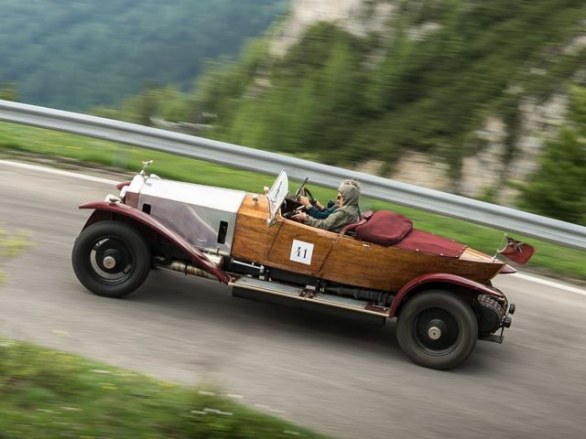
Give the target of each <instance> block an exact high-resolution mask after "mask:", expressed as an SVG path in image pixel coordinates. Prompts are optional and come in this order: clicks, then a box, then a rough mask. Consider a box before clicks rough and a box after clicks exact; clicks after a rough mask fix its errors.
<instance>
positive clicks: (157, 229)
mask: <svg viewBox="0 0 586 439" xmlns="http://www.w3.org/2000/svg"><path fill="white" fill-rule="evenodd" d="M145 164H148V162H145ZM145 167H146V166H145ZM145 167H143V170H142V171H141V172H140V173H139V174H137V175H136V176H135V177H134V178H133V179H132V181H131V182H125V183H121V184H119V185H118V186H117V187H118V189H119V190H120V194H119V195H108V196H107V197H106V200H105V201H98V202H90V203H87V204H84V205H82V206H80V208H82V209H93V210H94V212H93V213H92V214H91V216H90V217H89V219H88V221H87V222H86V224H85V226H84V227H83V230H82V231H81V233H80V234H79V236H78V237H77V239H76V241H75V244H74V247H73V251H72V263H73V269H74V271H75V274H76V276H77V278H78V279H79V281H80V282H81V283H82V284H83V285H84V286H85V287H86V288H87V289H89V290H90V291H92V292H93V293H95V294H98V295H101V296H107V297H125V296H127V295H129V294H130V293H132V292H133V291H135V290H136V289H137V288H139V287H140V286H141V285H142V283H143V282H144V281H145V279H146V277H147V275H148V273H149V271H150V269H151V268H154V267H156V268H167V269H171V270H175V271H179V272H182V273H185V274H191V275H196V276H202V277H207V278H211V279H216V280H218V281H220V282H223V283H225V284H227V285H229V286H231V287H232V291H233V295H235V296H237V297H245V298H251V299H255V300H268V301H275V300H276V299H278V300H279V301H283V302H289V303H295V302H296V303H298V304H303V305H304V306H316V307H334V308H336V309H341V310H346V311H348V312H355V313H362V314H366V315H369V316H372V317H374V318H377V319H380V320H381V321H383V322H384V321H385V320H386V319H387V318H397V325H396V335H397V339H398V342H399V345H400V346H401V348H402V349H403V351H404V352H405V353H406V354H407V355H408V356H409V357H410V358H411V359H412V360H413V361H414V362H415V363H417V364H420V365H423V366H426V367H431V368H436V369H448V368H452V367H454V366H456V365H458V364H460V363H461V362H462V361H464V360H465V359H466V358H467V357H468V356H469V355H470V353H471V352H472V350H473V349H474V346H475V344H476V340H477V339H484V340H491V341H496V342H499V343H500V342H502V338H503V335H502V334H503V330H504V328H505V327H509V326H510V324H511V317H510V314H512V313H513V312H514V310H515V307H514V305H513V304H511V303H509V301H508V300H507V298H506V297H505V295H504V294H503V293H502V292H501V291H500V290H498V289H497V288H495V287H493V286H492V285H491V279H492V278H493V277H494V276H496V275H497V274H499V273H511V272H514V271H515V269H513V268H512V267H511V266H510V265H507V264H506V263H504V262H502V261H501V260H499V259H497V258H495V257H493V256H489V255H486V254H483V253H481V252H479V251H476V250H473V249H471V248H468V247H467V246H465V245H463V244H460V243H457V242H454V241H452V240H449V239H446V238H443V237H441V236H437V235H433V234H430V233H426V232H423V231H420V230H416V229H413V227H412V223H411V221H410V220H409V219H408V218H405V217H404V216H401V215H399V214H396V213H392V212H388V211H380V212H375V213H372V212H370V213H368V214H364V215H362V217H361V219H360V220H359V221H357V222H356V223H353V224H351V225H349V226H347V227H346V228H345V229H344V230H343V231H342V232H340V233H335V232H331V231H327V230H323V229H319V228H314V227H311V226H308V225H305V224H302V223H299V222H296V221H294V220H292V219H290V217H291V215H292V213H293V212H296V211H297V210H298V209H300V204H299V203H298V195H299V194H302V193H307V192H306V189H307V188H306V182H304V183H303V184H302V185H301V187H299V189H298V190H297V192H296V194H295V195H290V194H289V181H288V177H287V174H286V172H285V171H282V172H281V173H280V174H279V176H278V177H277V178H276V180H275V182H274V184H273V185H272V187H271V188H270V189H269V190H268V191H265V193H263V194H254V193H246V192H244V191H239V190H232V189H223V188H218V187H211V186H203V185H197V184H191V183H184V182H177V181H171V180H166V179H161V178H158V177H157V176H155V175H148V174H147V173H146V172H145ZM512 242H513V243H514V245H515V246H516V247H515V251H516V252H517V253H518V252H519V250H521V251H522V250H523V247H522V246H521V244H519V243H518V242H515V241H512ZM528 252H529V248H528V249H527V251H526V253H528ZM504 253H506V252H504Z"/></svg>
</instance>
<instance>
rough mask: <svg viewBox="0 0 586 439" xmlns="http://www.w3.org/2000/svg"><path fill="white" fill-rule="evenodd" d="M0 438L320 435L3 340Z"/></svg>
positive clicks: (218, 399) (197, 391)
mask: <svg viewBox="0 0 586 439" xmlns="http://www.w3.org/2000/svg"><path fill="white" fill-rule="evenodd" d="M0 395H2V397H1V398H0V438H2V439H12V438H14V439H16V438H18V439H20V438H28V439H37V438H38V439H47V438H60V437H64V438H68V437H72V438H84V439H90V438H109V439H113V438H120V439H128V438H136V439H140V438H149V439H155V438H160V439H163V438H172V439H181V438H226V439H232V438H291V437H303V438H320V437H324V436H320V435H318V434H316V433H314V432H311V431H310V430H308V429H305V428H300V427H297V426H295V425H293V424H291V423H288V422H285V421H283V420H281V419H278V418H275V417H272V416H269V415H266V414H262V413H259V412H256V411H254V410H252V409H249V408H247V407H245V406H243V405H241V404H238V403H236V402H235V401H232V400H231V399H229V398H228V397H222V396H219V392H218V391H217V390H214V389H206V388H202V387H199V388H187V387H182V386H178V385H174V384H171V383H168V382H161V381H157V380H155V379H152V378H149V377H147V376H144V375H140V374H136V373H132V372H129V371H125V370H122V369H118V368H114V367H111V366H107V365H104V364H102V363H98V362H93V361H89V360H86V359H83V358H81V357H77V356H74V355H71V354H68V353H64V352H59V351H55V350H51V349H46V348H41V347H38V346H35V345H32V344H29V343H21V342H15V341H12V340H5V339H0Z"/></svg>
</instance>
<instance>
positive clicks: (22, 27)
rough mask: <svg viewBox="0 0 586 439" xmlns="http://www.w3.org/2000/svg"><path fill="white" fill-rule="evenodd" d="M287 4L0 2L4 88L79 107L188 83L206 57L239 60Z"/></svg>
mask: <svg viewBox="0 0 586 439" xmlns="http://www.w3.org/2000/svg"><path fill="white" fill-rule="evenodd" d="M286 4H287V1H286V0H198V1H191V0H166V1H164V2H161V1H160V0H141V1H140V2H136V1H133V0H101V1H99V2H96V1H93V0H77V1H67V0H30V1H26V2H23V1H20V0H4V1H2V12H1V13H0V59H1V60H2V62H1V63H0V84H1V83H5V84H6V83H8V84H13V86H14V87H16V89H17V90H18V94H19V97H20V100H22V101H23V102H27V103H32V104H38V105H43V106H48V107H54V108H62V109H72V110H85V109H87V108H88V107H90V106H94V105H118V104H119V103H120V101H121V99H122V98H123V97H124V96H126V95H130V94H135V93H138V92H140V91H141V90H143V88H144V87H145V84H147V85H148V84H153V83H159V84H176V85H178V86H181V87H183V88H186V87H187V86H189V85H191V82H192V81H193V79H194V78H195V77H196V76H197V75H199V74H200V73H201V71H202V66H203V65H204V63H205V62H206V60H208V59H217V58H222V57H233V56H235V55H236V54H237V53H238V52H239V50H240V49H241V47H242V46H243V44H244V43H245V41H246V40H247V39H248V38H250V37H254V36H258V35H260V34H262V33H263V32H265V31H266V29H267V28H268V27H269V26H270V25H271V24H272V23H273V22H274V21H275V20H276V19H277V17H279V16H280V14H282V13H283V12H284V11H285V10H286Z"/></svg>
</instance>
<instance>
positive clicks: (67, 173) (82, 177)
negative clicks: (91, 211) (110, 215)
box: [0, 160, 586, 296]
mask: <svg viewBox="0 0 586 439" xmlns="http://www.w3.org/2000/svg"><path fill="white" fill-rule="evenodd" d="M0 165H5V166H12V167H15V168H21V169H28V170H30V171H38V172H45V173H47V174H54V175H60V176H63V177H70V178H77V179H79V180H86V181H92V182H95V183H103V184H107V185H114V186H115V185H116V184H118V183H119V181H114V180H108V179H106V178H100V177H92V176H90V175H83V174H78V173H76V172H71V171H63V170H60V169H53V168H48V167H46V166H38V165H31V164H28V163H20V162H12V161H9V160H0ZM509 276H515V277H518V278H520V279H524V280H527V281H529V282H534V283H537V284H541V285H545V286H549V287H552V288H557V289H560V290H564V291H568V292H571V293H575V294H580V295H581V296H586V290H584V289H583V288H579V287H576V286H572V285H567V284H563V283H560V282H557V281H554V280H551V279H543V278H539V277H534V276H531V275H529V274H524V273H520V272H517V273H515V274H512V275H509Z"/></svg>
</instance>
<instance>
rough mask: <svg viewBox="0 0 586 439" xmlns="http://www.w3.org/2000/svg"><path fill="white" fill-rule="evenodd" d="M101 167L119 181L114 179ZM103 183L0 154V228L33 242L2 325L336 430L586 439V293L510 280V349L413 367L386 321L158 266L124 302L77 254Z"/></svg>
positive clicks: (3, 299) (7, 298) (1, 300)
mask: <svg viewBox="0 0 586 439" xmlns="http://www.w3.org/2000/svg"><path fill="white" fill-rule="evenodd" d="M94 175H98V176H99V177H102V178H108V179H110V180H112V179H113V177H112V176H108V175H103V174H102V175H99V174H95V173H94ZM108 192H111V193H116V189H115V188H113V187H112V186H111V185H109V184H106V182H104V181H101V180H99V179H97V180H88V179H81V178H80V177H76V176H70V175H57V174H53V173H47V172H40V171H38V170H34V169H25V168H20V167H15V166H13V165H9V164H8V163H6V162H3V161H0V196H1V198H0V225H1V226H2V227H3V228H4V229H7V230H9V231H10V232H15V231H16V230H20V229H23V230H27V231H28V232H29V234H30V242H31V243H32V245H33V246H32V247H31V248H30V249H29V250H27V251H26V252H25V253H24V254H22V255H21V256H20V257H18V258H17V259H13V260H10V261H8V262H7V263H6V264H5V267H4V271H5V273H6V274H7V275H8V277H9V278H8V282H7V283H6V284H5V285H4V286H2V287H0V334H1V335H3V336H7V337H11V338H16V339H23V340H30V341H34V342H38V343H40V344H43V345H46V346H50V347H54V348H58V349H62V350H66V351H71V352H75V353H79V354H81V355H84V356H87V357H91V358H94V359H98V360H102V361H105V362H107V363H110V364H113V365H117V366H122V367H125V368H129V369H133V370H137V371H141V372H145V373H148V374H151V375H154V376H156V377H159V378H162V379H165V380H172V381H175V382H180V383H185V384H193V383H199V382H207V383H212V384H216V385H218V386H220V387H221V388H222V389H223V392H225V393H228V394H231V395H232V396H234V397H236V398H238V399H239V400H240V401H241V402H243V403H245V404H248V405H251V406H254V407H257V408H260V409H261V410H264V411H266V412H268V413H271V414H275V415H277V416H280V417H283V418H286V419H289V420H292V421H294V422H297V423H300V424H302V425H305V426H307V427H311V428H313V429H315V430H317V431H319V432H322V433H324V434H328V435H331V436H332V437H337V438H447V437H448V438H452V439H459V438H462V439H464V438H466V439H470V438H486V437H491V438H493V439H494V438H532V439H535V438H552V437H557V438H583V437H584V434H585V433H584V432H585V431H586V344H585V340H586V322H585V320H586V291H585V290H583V289H580V288H577V287H571V286H569V287H567V288H566V287H565V286H564V285H559V284H558V283H556V282H551V283H550V284H547V283H545V284H544V283H543V282H540V281H535V280H533V279H532V278H531V277H529V276H517V275H513V276H511V275H509V276H502V277H501V278H500V279H499V280H497V281H496V282H495V283H496V284H497V286H498V287H500V288H501V289H503V290H504V291H505V292H506V293H507V294H508V295H509V296H510V297H511V298H512V299H513V302H515V303H516V304H517V312H516V314H515V316H514V318H513V326H512V327H511V328H510V329H509V330H508V331H507V332H506V333H505V334H506V335H505V341H504V343H503V344H502V345H498V344H495V343H488V342H479V343H478V344H477V347H476V350H475V352H474V353H473V354H472V356H471V357H470V359H469V360H468V361H467V362H466V363H465V364H464V365H463V366H462V367H460V368H458V369H456V370H453V371H449V372H439V371H433V370H429V369H424V368H421V367H418V366H415V365H413V364H412V363H410V362H409V360H408V359H407V358H406V357H405V356H404V355H403V354H402V353H401V351H400V350H399V348H398V346H397V343H396V341H395V338H394V324H393V323H389V324H387V325H386V326H385V327H384V328H378V327H372V326H370V325H368V324H365V323H364V322H356V321H353V320H350V319H346V318H336V317H330V316H327V315H323V314H319V313H310V312H307V311H302V310H297V309H291V308H287V307H282V306H276V305H268V304H261V303H256V302H250V301H246V300H242V299H236V298H233V297H231V293H230V290H229V288H227V287H225V286H222V285H220V284H218V283H216V282H214V281H210V280H205V279H198V278H193V277H184V276H182V275H181V274H178V273H171V272H166V271H154V272H152V273H151V275H150V277H149V279H148V280H147V282H146V283H145V284H144V285H143V287H141V289H140V290H139V291H138V292H137V294H135V295H133V296H131V297H130V298H128V299H126V300H116V299H106V298H101V297H97V296H94V295H92V294H90V293H88V292H87V291H86V290H85V289H84V288H83V287H82V286H81V285H80V284H79V283H78V282H77V280H76V278H75V276H74V274H73V272H72V269H71V264H70V251H71V246H72V244H73V241H74V239H75V236H76V235H77V233H78V232H79V230H80V228H81V226H82V224H83V223H84V221H85V219H86V218H87V216H88V214H89V212H86V211H80V210H78V209H77V205H79V204H81V203H83V202H86V201H91V200H101V199H103V198H104V197H105V195H106V194H107V193H108Z"/></svg>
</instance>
